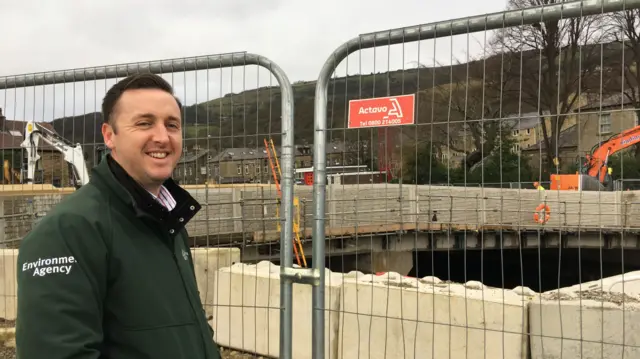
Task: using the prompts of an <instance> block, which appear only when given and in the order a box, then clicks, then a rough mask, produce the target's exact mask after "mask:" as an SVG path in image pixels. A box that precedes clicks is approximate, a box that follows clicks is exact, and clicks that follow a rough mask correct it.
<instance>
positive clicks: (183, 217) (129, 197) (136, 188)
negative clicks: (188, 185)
mask: <svg viewBox="0 0 640 359" xmlns="http://www.w3.org/2000/svg"><path fill="white" fill-rule="evenodd" d="M92 172H93V173H92V176H91V182H93V183H94V184H97V185H99V186H101V187H106V188H108V189H109V190H111V192H112V193H113V194H114V195H115V197H116V198H118V199H119V200H120V201H122V202H123V203H124V204H126V205H127V206H130V207H132V209H133V210H134V212H135V214H136V216H138V217H149V218H151V219H153V220H156V221H159V222H161V223H163V224H165V225H166V226H167V228H168V230H169V233H170V234H172V235H173V234H177V233H179V232H180V231H181V230H182V229H183V228H184V226H185V225H186V224H187V223H188V222H189V221H190V220H191V219H192V218H193V217H194V216H195V215H196V213H197V212H198V211H199V210H200V209H201V208H202V206H201V205H200V204H199V203H198V201H196V200H195V199H194V198H193V197H192V196H191V194H190V193H189V192H188V191H186V190H185V189H183V188H182V187H180V186H179V185H178V184H177V183H176V182H175V181H174V180H173V179H171V178H169V179H167V180H166V181H165V182H164V183H163V185H164V187H165V188H166V189H167V190H168V191H169V193H170V194H171V196H173V198H174V199H175V200H176V206H175V208H174V209H173V210H172V211H169V210H167V208H166V207H165V206H163V205H162V204H161V203H159V202H158V201H157V200H155V199H154V198H153V196H152V195H151V193H149V192H148V191H147V190H145V189H144V188H143V187H142V186H141V185H140V184H138V182H136V181H135V180H134V179H133V178H132V177H131V176H129V174H128V173H127V172H126V171H125V170H124V168H122V166H120V164H118V162H116V161H115V160H114V159H113V157H111V155H110V154H107V155H106V156H105V158H104V160H103V161H101V162H100V164H98V166H96V167H95V168H94V169H93V171H92Z"/></svg>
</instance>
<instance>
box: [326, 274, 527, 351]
mask: <svg viewBox="0 0 640 359" xmlns="http://www.w3.org/2000/svg"><path fill="white" fill-rule="evenodd" d="M474 288H478V289H474ZM529 298H530V297H526V296H521V295H518V294H516V293H515V292H513V291H510V290H501V289H489V288H487V287H486V286H484V285H482V284H481V283H477V282H470V283H468V285H467V286H464V285H461V284H451V283H443V282H441V281H440V280H439V279H438V278H434V277H425V278H423V279H415V278H413V279H412V278H403V277H402V276H399V275H397V273H395V274H394V273H390V274H387V275H384V276H379V277H372V276H362V277H361V278H360V279H359V280H355V279H345V284H344V285H343V292H342V299H341V301H340V302H341V305H342V307H341V310H340V328H339V329H340V330H339V333H340V335H339V344H338V358H340V359H356V358H363V359H364V358H367V359H378V358H379V359H382V358H405V359H426V358H429V359H435V358H437V359H439V358H447V359H458V358H460V359H463V358H464V359H475V358H477V359H486V358H492V359H493V358H496V359H499V358H508V359H526V358H527V355H528V346H527V324H528V323H527V320H528V316H527V301H528V299H529Z"/></svg>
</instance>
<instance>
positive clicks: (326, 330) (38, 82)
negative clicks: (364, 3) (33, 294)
mask: <svg viewBox="0 0 640 359" xmlns="http://www.w3.org/2000/svg"><path fill="white" fill-rule="evenodd" d="M505 3H508V5H507V7H506V10H505V11H500V12H497V13H491V14H482V15H477V16H471V17H467V18H460V19H453V20H446V21H445V20H443V21H438V22H433V23H428V24H420V25H414V26H409V27H404V28H394V29H389V30H385V31H378V32H372V33H364V34H361V35H358V36H355V37H353V38H352V39H351V40H349V41H347V42H345V43H343V44H341V45H339V46H338V47H336V48H335V50H334V51H333V52H331V53H327V55H329V56H328V57H327V60H326V62H325V63H324V64H322V63H318V65H321V66H319V67H318V68H314V69H313V71H312V73H311V75H309V76H308V78H309V79H311V80H304V79H303V78H304V77H301V78H296V79H295V81H291V80H290V79H289V77H288V75H287V74H286V73H285V72H284V71H283V70H282V69H281V68H280V67H279V65H278V64H276V63H275V61H273V60H271V59H270V58H267V57H265V56H263V55H260V54H254V53H251V52H237V53H224V54H217V55H206V56H195V57H183V58H176V59H170V60H157V61H147V62H140V63H127V64H118V65H108V66H100V67H86V68H82V69H71V70H62V71H50V72H33V73H29V74H25V75H14V76H4V77H0V98H2V99H4V101H3V102H2V103H1V104H0V106H1V107H2V108H0V161H2V163H3V183H2V184H0V246H1V248H2V250H0V256H1V257H2V261H1V262H0V268H1V269H2V271H1V272H0V284H1V285H0V297H2V299H3V300H0V320H3V321H4V323H5V324H6V325H5V326H6V327H7V328H5V329H4V330H0V343H2V342H3V341H4V342H5V343H6V342H10V341H11V339H6V340H5V339H3V338H4V336H5V335H7V337H9V338H10V337H11V335H12V333H13V332H14V330H15V329H14V328H12V327H13V326H14V325H15V321H16V320H17V318H16V317H17V307H16V303H17V293H18V291H17V285H16V274H17V271H18V270H19V267H18V263H17V261H18V259H17V256H18V253H19V250H20V245H21V241H22V240H23V239H24V237H25V236H26V235H27V234H28V233H30V231H32V230H33V228H34V227H35V226H37V225H38V223H39V221H40V220H41V219H42V218H43V217H44V216H46V215H47V214H48V213H50V211H51V210H52V208H54V207H55V206H56V205H58V204H59V203H61V202H62V201H64V200H65V198H67V197H68V196H71V195H73V194H74V193H77V191H78V189H81V188H82V187H83V186H87V185H88V184H90V181H91V177H92V172H91V169H92V168H93V167H94V166H96V165H97V164H99V163H100V162H101V161H102V160H104V159H105V158H106V157H105V156H106V155H107V154H108V153H109V150H108V148H107V146H106V145H105V141H104V139H103V138H102V136H103V135H102V132H101V129H103V125H104V124H108V121H105V119H103V118H102V112H101V109H100V106H99V99H100V98H102V96H105V93H104V91H102V90H101V89H105V91H106V89H107V88H109V87H110V86H111V85H110V84H111V83H113V82H115V81H117V80H118V79H120V78H122V77H124V76H128V75H130V74H134V73H144V72H151V73H155V74H159V75H162V76H164V77H165V78H166V80H167V81H168V82H171V85H172V86H174V90H175V92H176V93H175V95H174V96H175V98H176V100H177V101H178V104H179V106H181V107H180V114H181V115H182V118H181V119H180V121H178V120H176V123H177V122H179V123H180V134H181V136H180V138H181V142H180V146H179V148H180V150H181V152H180V156H178V155H176V156H175V161H177V163H176V164H175V167H174V168H173V173H172V178H173V179H175V180H176V181H177V182H178V184H179V185H180V186H181V187H182V188H184V189H186V190H187V191H188V192H189V193H190V194H191V196H193V197H194V198H195V199H196V200H197V201H198V202H199V203H200V204H201V205H202V208H201V209H200V210H199V211H198V212H197V214H196V215H195V217H193V219H191V220H190V221H189V222H188V224H187V225H186V230H187V232H188V237H189V238H188V244H189V246H190V248H189V249H190V251H191V258H192V259H193V266H194V269H195V275H196V282H197V283H196V284H197V289H198V292H199V295H200V299H201V301H202V304H203V306H204V308H203V309H204V312H205V314H206V317H207V321H208V322H209V324H210V325H211V327H212V329H213V330H214V333H213V339H214V341H215V342H216V343H217V344H218V345H219V346H220V347H221V348H222V349H223V356H222V357H223V358H224V359H228V358H234V359H235V358H249V357H259V358H262V357H270V358H282V359H293V358H295V359H311V358H313V359H323V358H338V359H342V358H344V359H352V358H362V359H364V358H369V359H371V358H375V359H382V358H411V359H434V358H447V359H463V358H464V359H471V358H473V359H480V358H482V359H493V358H501V359H556V358H589V359H596V358H611V359H613V358H616V359H617V358H640V331H639V330H637V327H638V325H637V324H636V323H637V322H638V321H639V319H640V318H638V313H640V304H639V303H640V255H639V254H640V111H639V110H638V109H639V108H640V97H638V96H637V94H638V93H639V92H638V91H637V90H638V86H639V84H640V77H639V76H637V68H638V66H640V54H639V53H637V52H636V51H635V50H637V48H638V44H639V42H638V41H637V39H638V38H640V35H639V34H640V24H638V23H636V21H635V20H636V19H637V18H638V15H639V14H640V12H639V10H638V9H640V0H625V1H622V2H621V1H618V0H597V1H569V2H553V1H551V2H542V3H544V6H542V5H541V6H535V7H531V6H528V5H525V3H526V4H529V3H528V2H520V1H508V2H505ZM388 11H389V12H390V13H391V11H392V9H388ZM403 11H405V12H406V9H403ZM614 15H615V16H614ZM591 17H594V18H595V19H591ZM578 20H579V21H578ZM625 20H626V21H625ZM632 20H633V21H632ZM591 21H593V22H591ZM601 22H602V23H601ZM585 23H586V24H587V25H585ZM596 25H598V26H596ZM599 25H603V26H599ZM604 25H607V26H604ZM593 29H596V30H593ZM597 29H605V30H597ZM632 30H633V31H632ZM494 31H495V33H494ZM517 31H520V33H518V32H517ZM589 31H591V32H589ZM607 31H609V32H607ZM634 31H635V32H634ZM485 32H486V33H487V34H489V36H487V35H485V34H483V33H485ZM600 32H602V34H601V33H600ZM619 34H625V36H626V37H628V39H626V41H627V42H628V43H626V42H625V41H621V40H620V38H619V37H618V36H619ZM632 34H635V36H634V35H632ZM483 35H484V39H481V38H482V37H483ZM596 35H598V36H596ZM474 36H475V39H470V38H472V37H474ZM525 39H527V40H528V41H525ZM593 39H596V40H593ZM440 40H443V41H440ZM301 41H302V40H301ZM474 41H476V42H477V43H476V45H475V46H476V47H477V48H475V50H474V51H475V55H473V56H472V55H470V53H472V52H474V51H472V50H471V47H472V45H470V44H471V43H473V42H474ZM483 41H484V43H482V42H483ZM634 41H635V42H634ZM410 43H415V44H416V45H420V46H416V48H415V49H409V47H410V46H406V45H407V44H410ZM436 43H437V44H436ZM455 43H457V45H455V46H454V44H455ZM443 44H444V45H443ZM274 46H275V45H274ZM315 46H316V45H314V47H315ZM318 46H320V45H318ZM405 46H406V48H405ZM441 46H445V47H444V49H445V50H444V51H441V50H440V49H441V48H442V47H441ZM446 46H450V48H448V47H446ZM436 48H438V49H439V50H438V51H439V53H436ZM454 48H456V49H457V50H455V51H454ZM332 49H333V48H332ZM368 50H372V52H371V53H370V52H368ZM458 50H460V51H458ZM376 51H377V53H376ZM454 52H456V53H459V54H461V55H460V56H464V57H466V60H465V61H457V60H454V57H455V54H454ZM285 53H286V51H285ZM440 53H444V55H441V54H440ZM287 57H289V56H287ZM410 58H414V59H415V61H412V60H410ZM461 58H462V57H461ZM280 59H282V60H283V61H284V60H287V61H288V59H286V58H285V57H280ZM323 59H324V58H323ZM295 60H296V62H295V63H293V62H292V63H288V64H287V68H290V69H296V68H297V66H298V65H300V67H302V65H301V64H298V62H303V61H301V60H299V59H295ZM314 61H315V58H314ZM429 61H433V63H432V64H430V63H428V62H429ZM447 61H448V62H447ZM441 62H443V63H444V64H441ZM409 64H411V65H409ZM353 66H355V67H353ZM234 69H235V73H234V72H233V71H232V70H234ZM227 70H228V71H227ZM305 76H307V75H305ZM80 79H81V80H80ZM67 85H70V86H71V88H73V89H72V90H70V89H68V88H67ZM76 85H77V86H76ZM81 89H82V90H81ZM101 91H102V92H101ZM94 98H95V100H94ZM58 100H61V101H62V102H57V101H58ZM177 113H178V112H177V111H176V114H177ZM173 117H175V116H173ZM158 123H159V122H158ZM159 128H162V126H159ZM114 133H115V131H114ZM174 134H175V135H176V137H179V136H177V135H178V132H175V133H174ZM172 153H176V152H172ZM167 156H168V155H167ZM172 166H173V164H172ZM169 172H170V170H167V172H166V173H169ZM150 206H151V204H150ZM195 207H196V206H195V204H194V205H193V206H191V207H190V210H192V211H193V210H194V208H195ZM169 211H171V210H169ZM183 219H184V218H180V219H179V220H180V221H183ZM158 223H159V222H158ZM170 233H173V227H172V229H170ZM136 243H137V242H136ZM182 247H184V246H181V248H182ZM143 250H144V251H147V249H146V247H145V248H144V249H143ZM188 252H189V251H188V250H187V248H186V247H185V249H183V250H182V252H181V254H182V256H183V258H184V260H187V258H188V256H189V253H188ZM177 256H178V257H180V253H178V254H177ZM136 258H137V257H136ZM178 259H180V258H178ZM180 263H184V262H180ZM183 273H186V271H183ZM58 274H60V273H52V275H58ZM192 293H193V296H192V299H197V295H196V293H195V290H193V291H192ZM196 301H197V300H196ZM196 301H192V302H196ZM198 309H199V308H196V309H195V312H197V311H198ZM69 335H73V333H70V334H69ZM205 336H208V334H206V335H205ZM13 340H14V341H15V339H13ZM205 342H206V340H205ZM3 346H4V347H6V346H7V345H6V344H3V345H0V348H2V347H3ZM232 352H233V353H237V354H238V356H233V355H229V353H232ZM234 355H235V354H234ZM240 355H242V356H240Z"/></svg>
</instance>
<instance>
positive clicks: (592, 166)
mask: <svg viewBox="0 0 640 359" xmlns="http://www.w3.org/2000/svg"><path fill="white" fill-rule="evenodd" d="M637 143H640V126H636V127H634V128H631V129H628V130H625V131H623V132H621V133H619V134H617V135H613V136H611V137H610V138H609V139H608V140H606V141H602V142H600V143H598V144H596V145H595V146H593V148H592V150H591V154H590V155H587V156H586V157H585V158H584V162H583V165H582V168H581V170H580V171H578V172H577V173H576V174H562V175H551V188H550V189H552V190H565V191H566V190H569V191H611V190H613V179H612V177H611V171H610V169H609V167H608V161H609V157H610V156H612V155H613V154H614V153H616V152H620V151H622V150H624V149H625V148H628V147H631V146H633V145H635V144H637Z"/></svg>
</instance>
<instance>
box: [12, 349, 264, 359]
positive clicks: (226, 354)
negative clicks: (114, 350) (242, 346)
mask: <svg viewBox="0 0 640 359" xmlns="http://www.w3.org/2000/svg"><path fill="white" fill-rule="evenodd" d="M221 349H222V359H265V358H264V357H262V356H256V355H255V354H247V353H241V352H237V351H235V350H229V349H224V348H221ZM0 359H16V349H15V348H7V347H4V346H3V347H0Z"/></svg>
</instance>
